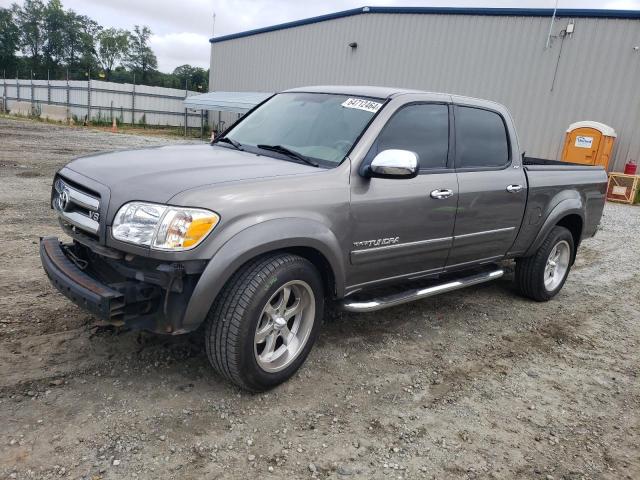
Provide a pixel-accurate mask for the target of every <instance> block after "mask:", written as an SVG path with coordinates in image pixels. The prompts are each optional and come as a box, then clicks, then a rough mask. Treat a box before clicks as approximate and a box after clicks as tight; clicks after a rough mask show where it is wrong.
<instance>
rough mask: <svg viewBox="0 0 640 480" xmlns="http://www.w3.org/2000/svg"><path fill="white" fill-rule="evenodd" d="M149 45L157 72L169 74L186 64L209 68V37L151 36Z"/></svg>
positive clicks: (171, 34)
mask: <svg viewBox="0 0 640 480" xmlns="http://www.w3.org/2000/svg"><path fill="white" fill-rule="evenodd" d="M149 44H150V46H151V48H152V49H153V51H154V52H155V54H156V56H157V57H158V70H160V71H161V72H171V71H173V69H174V68H176V67H177V66H179V65H184V64H186V63H188V64H189V65H193V66H195V67H203V68H205V69H206V68H209V52H210V49H209V37H208V36H207V35H200V34H197V33H189V32H182V33H168V34H165V35H153V36H152V37H151V39H150V41H149Z"/></svg>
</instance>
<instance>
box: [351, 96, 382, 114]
mask: <svg viewBox="0 0 640 480" xmlns="http://www.w3.org/2000/svg"><path fill="white" fill-rule="evenodd" d="M342 106H343V107H345V108H357V109H358V110H365V111H367V112H371V113H376V112H377V111H378V110H380V107H381V106H382V104H381V103H378V102H373V101H371V100H365V99H364V98H347V99H346V100H345V101H344V102H343V103H342Z"/></svg>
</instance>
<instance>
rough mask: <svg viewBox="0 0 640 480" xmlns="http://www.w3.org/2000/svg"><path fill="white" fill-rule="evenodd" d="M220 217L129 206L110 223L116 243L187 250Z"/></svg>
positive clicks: (200, 211)
mask: <svg viewBox="0 0 640 480" xmlns="http://www.w3.org/2000/svg"><path fill="white" fill-rule="evenodd" d="M219 221H220V217H219V216H218V215H217V214H216V213H214V212H211V211H209V210H204V209H200V208H181V207H168V206H166V205H158V204H156V203H144V202H131V203H127V204H125V205H123V206H122V207H121V208H120V210H118V213H116V217H115V219H114V220H113V227H112V235H113V238H115V239H116V240H121V241H123V242H128V243H133V244H134V245H143V246H147V247H151V248H153V249H155V250H188V249H190V248H193V247H195V246H196V245H197V244H198V243H200V242H201V241H202V240H204V238H205V237H206V236H207V235H208V234H209V232H211V230H213V229H214V227H215V226H216V225H217V224H218V222H219Z"/></svg>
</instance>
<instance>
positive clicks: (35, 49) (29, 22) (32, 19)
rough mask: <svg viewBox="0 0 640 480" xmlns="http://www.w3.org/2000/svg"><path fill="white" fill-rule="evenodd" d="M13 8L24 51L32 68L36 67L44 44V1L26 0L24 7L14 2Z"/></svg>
mask: <svg viewBox="0 0 640 480" xmlns="http://www.w3.org/2000/svg"><path fill="white" fill-rule="evenodd" d="M12 9H13V13H14V18H15V21H16V25H17V26H18V30H19V32H20V47H21V49H22V53H24V55H26V56H27V57H29V59H30V61H31V68H33V69H36V68H37V67H38V66H39V65H40V56H41V54H42V47H43V44H44V31H43V30H44V28H43V26H44V9H45V6H44V3H42V0H25V2H24V5H23V6H22V7H20V6H19V5H18V4H16V3H14V4H13V5H12Z"/></svg>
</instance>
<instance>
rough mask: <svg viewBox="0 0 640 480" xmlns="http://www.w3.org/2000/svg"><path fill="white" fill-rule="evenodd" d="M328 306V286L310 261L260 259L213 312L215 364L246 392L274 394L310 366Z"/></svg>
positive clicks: (209, 338) (209, 326)
mask: <svg viewBox="0 0 640 480" xmlns="http://www.w3.org/2000/svg"><path fill="white" fill-rule="evenodd" d="M323 306H324V291H323V285H322V281H321V279H320V275H319V273H318V271H317V270H316V268H315V267H314V265H313V264H312V263H310V262H309V261H308V260H306V259H304V258H302V257H299V256H297V255H291V254H286V253H285V254H274V255H269V256H265V257H261V258H259V259H256V260H255V261H253V262H251V263H249V264H248V265H246V266H244V267H243V268H241V269H240V271H238V272H237V273H236V274H234V276H233V277H232V278H231V279H230V280H229V282H228V283H227V285H226V286H225V287H224V289H223V290H222V292H221V293H220V295H219V296H218V298H217V299H216V301H215V303H214V305H213V307H212V308H211V311H210V312H209V316H208V318H207V323H206V329H205V346H206V350H207V355H208V357H209V361H210V362H211V364H212V365H213V367H214V368H215V369H216V370H217V371H218V373H220V374H221V375H223V376H225V377H226V378H227V379H229V380H231V381H232V382H233V383H235V384H236V385H239V386H240V387H242V388H245V389H247V390H253V391H261V390H266V389H269V388H272V387H274V386H276V385H278V384H280V383H282V382H284V381H286V380H287V379H289V378H290V377H291V376H292V375H293V374H294V373H295V372H296V371H297V370H298V368H300V366H301V365H302V363H303V362H304V361H305V359H306V357H307V355H308V354H309V352H310V351H311V348H312V346H313V343H314V342H315V339H316V337H317V335H318V330H319V326H320V321H321V319H322V315H323Z"/></svg>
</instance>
